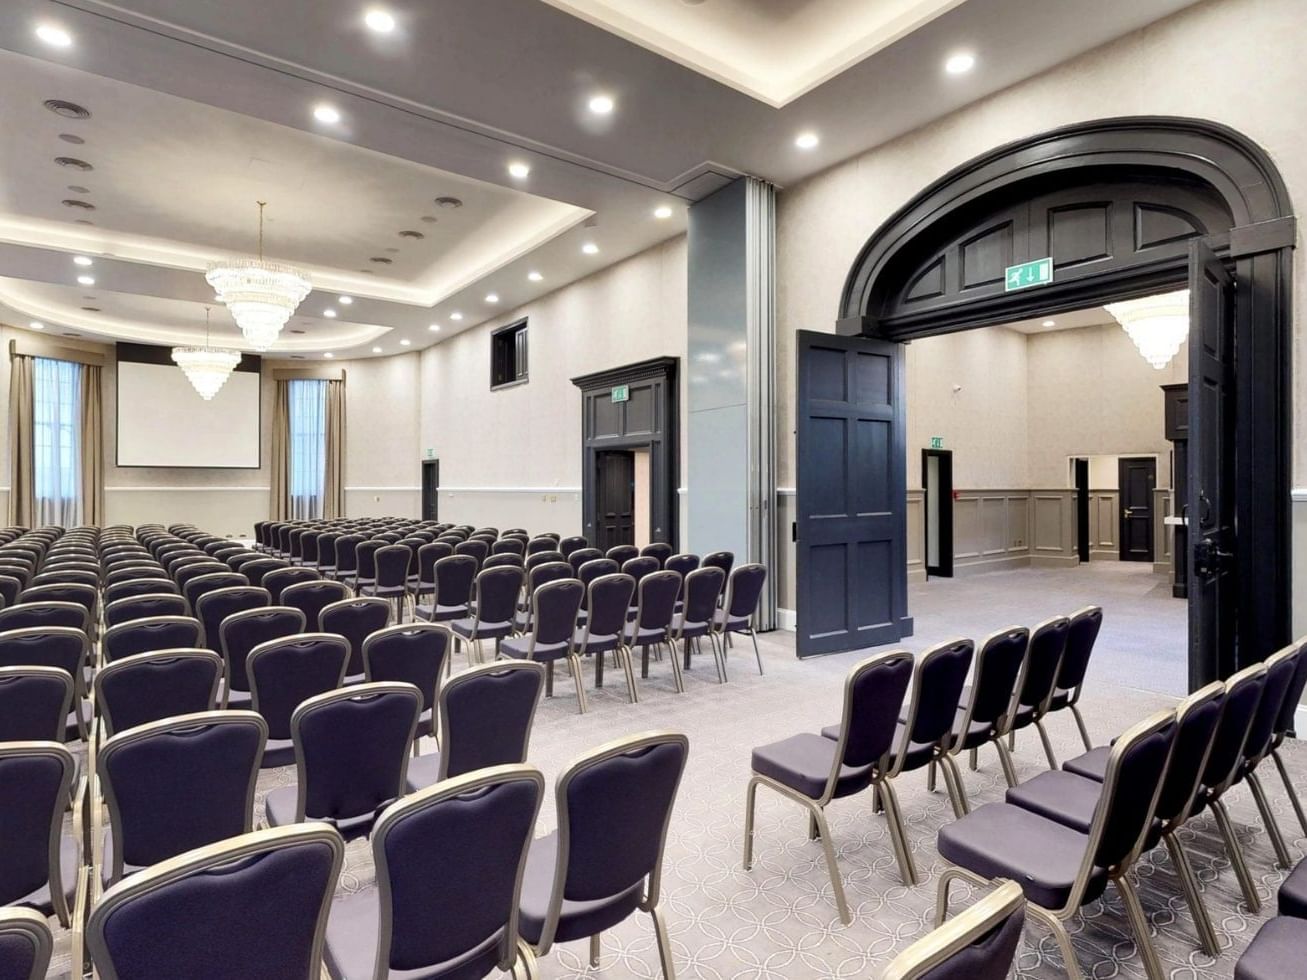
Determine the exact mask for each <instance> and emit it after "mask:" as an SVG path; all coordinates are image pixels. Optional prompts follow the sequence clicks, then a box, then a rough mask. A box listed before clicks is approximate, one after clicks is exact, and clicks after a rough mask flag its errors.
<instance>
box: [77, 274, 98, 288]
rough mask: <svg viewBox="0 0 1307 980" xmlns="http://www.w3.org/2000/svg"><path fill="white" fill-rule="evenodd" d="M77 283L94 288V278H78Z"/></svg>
mask: <svg viewBox="0 0 1307 980" xmlns="http://www.w3.org/2000/svg"><path fill="white" fill-rule="evenodd" d="M77 281H78V282H79V283H81V284H82V285H83V286H94V285H95V276H78V277H77Z"/></svg>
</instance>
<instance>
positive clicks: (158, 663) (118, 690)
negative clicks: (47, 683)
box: [92, 650, 222, 738]
mask: <svg viewBox="0 0 1307 980" xmlns="http://www.w3.org/2000/svg"><path fill="white" fill-rule="evenodd" d="M221 680H222V658H221V657H219V656H218V655H217V654H216V653H214V652H213V651H212V650H156V651H153V652H151V653H138V654H135V655H134V656H130V657H123V658H122V659H121V660H115V661H114V662H113V663H110V664H106V665H105V666H104V667H102V668H101V669H100V670H98V671H96V674H95V680H94V681H93V682H92V684H93V688H92V689H93V690H94V692H95V706H96V710H97V711H99V713H100V721H101V723H102V724H103V725H104V736H105V737H106V738H107V737H109V736H112V735H114V734H115V733H117V732H124V731H126V730H127V729H129V728H135V727H136V726H138V725H144V724H147V723H149V722H152V721H158V720H159V719H160V718H171V717H173V716H174V715H188V714H194V713H195V712H197V711H213V710H214V709H215V708H217V706H218V685H219V682H220V681H221Z"/></svg>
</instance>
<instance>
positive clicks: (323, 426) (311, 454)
mask: <svg viewBox="0 0 1307 980" xmlns="http://www.w3.org/2000/svg"><path fill="white" fill-rule="evenodd" d="M287 384H288V385H289V387H290V420H289V421H290V511H291V512H290V516H291V518H292V519H293V520H305V519H308V518H314V517H321V516H322V510H323V502H324V499H325V497H326V484H327V382H325V381H290V382H287Z"/></svg>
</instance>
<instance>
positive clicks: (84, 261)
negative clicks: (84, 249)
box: [73, 255, 91, 265]
mask: <svg viewBox="0 0 1307 980" xmlns="http://www.w3.org/2000/svg"><path fill="white" fill-rule="evenodd" d="M73 263H74V264H76V265H90V264H91V259H90V258H89V257H88V256H85V255H74V256H73Z"/></svg>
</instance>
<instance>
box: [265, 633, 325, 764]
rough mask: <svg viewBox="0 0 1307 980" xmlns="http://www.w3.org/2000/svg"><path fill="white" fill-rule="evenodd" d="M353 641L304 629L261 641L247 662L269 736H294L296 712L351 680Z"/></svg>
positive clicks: (283, 737) (279, 737) (280, 737)
mask: <svg viewBox="0 0 1307 980" xmlns="http://www.w3.org/2000/svg"><path fill="white" fill-rule="evenodd" d="M348 664H349V644H348V643H346V642H345V639H344V637H340V636H335V635H334V634H331V633H301V634H299V635H298V636H287V637H283V638H282V639H280V640H269V641H268V642H267V643H260V644H259V645H258V646H256V647H255V648H254V649H253V650H251V651H250V655H249V657H248V658H247V659H246V661H245V673H246V674H247V675H248V677H249V679H250V694H251V695H252V697H253V707H254V710H255V711H257V712H258V713H259V714H261V715H263V717H264V719H265V720H266V721H267V722H268V737H269V738H277V739H286V738H291V716H292V715H293V714H294V713H295V709H296V708H297V707H299V705H300V704H302V703H303V702H304V701H307V700H308V699H309V698H311V697H313V696H314V695H315V694H323V693H325V692H327V691H331V690H335V689H336V688H338V687H340V686H341V685H342V684H343V683H344V682H345V668H346V666H348Z"/></svg>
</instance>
